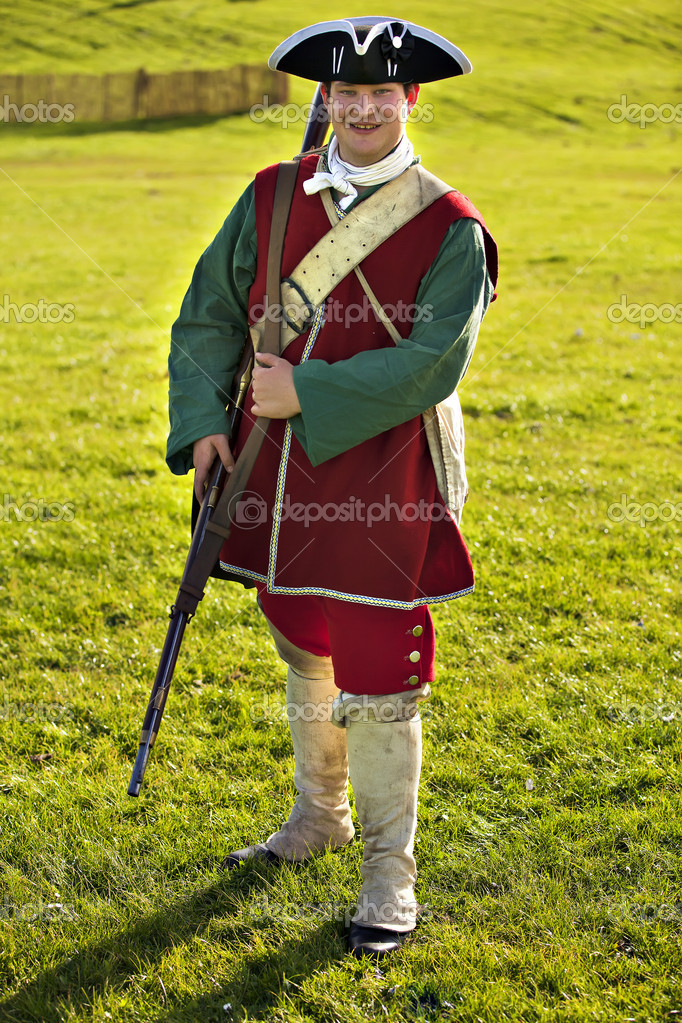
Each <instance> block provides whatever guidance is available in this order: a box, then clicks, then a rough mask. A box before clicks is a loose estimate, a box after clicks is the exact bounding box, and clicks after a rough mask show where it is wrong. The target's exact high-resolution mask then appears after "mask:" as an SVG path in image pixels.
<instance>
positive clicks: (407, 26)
mask: <svg viewBox="0 0 682 1023" xmlns="http://www.w3.org/2000/svg"><path fill="white" fill-rule="evenodd" d="M268 67H271V68H273V69H275V70H277V71H286V72H287V73H288V74H290V75H298V76H299V78H310V79H312V81H314V82H339V81H341V82H351V83H353V84H357V85H373V84H377V85H378V84H381V83H382V82H405V83H407V82H437V81H439V80H440V79H441V78H454V77H455V75H468V74H469V72H470V71H471V63H470V62H469V60H468V59H467V58H466V57H465V55H464V54H463V53H462V51H461V50H460V49H458V47H456V46H455V45H454V44H453V43H451V42H449V41H448V40H447V39H444V38H443V36H439V35H438V34H437V33H436V32H431V31H430V29H428V28H421V26H419V25H414V24H413V23H412V22H411V21H402V20H401V19H399V18H346V19H344V20H343V21H321V22H318V23H317V24H316V25H309V26H308V28H302V29H299V31H298V32H294V34H293V35H292V36H289V38H288V39H285V40H284V42H283V43H280V44H279V46H278V47H277V49H276V50H275V51H274V52H273V53H272V55H271V56H270V59H269V61H268Z"/></svg>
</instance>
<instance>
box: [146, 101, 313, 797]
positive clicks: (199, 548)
mask: <svg viewBox="0 0 682 1023" xmlns="http://www.w3.org/2000/svg"><path fill="white" fill-rule="evenodd" d="M327 123H328V122H327V111H326V108H325V105H324V103H323V100H322V91H321V89H320V86H319V85H318V87H317V89H316V91H315V95H314V97H313V100H312V103H311V105H310V114H309V117H308V119H307V123H306V128H305V132H304V135H303V144H302V146H301V155H305V153H307V152H309V151H310V150H311V149H318V148H319V147H320V146H321V145H322V143H323V142H324V137H325V135H326V132H327ZM289 201H290V200H289ZM287 213H288V207H287ZM282 241H283V237H282ZM280 260H281V251H280ZM270 290H272V289H271V285H270V284H268V291H270ZM266 304H267V303H266ZM278 329H279V328H278ZM253 362H254V352H253V346H252V345H251V343H250V340H249V339H248V338H247V343H246V345H245V347H244V352H243V354H242V359H241V364H240V367H239V370H238V371H237V374H236V375H235V381H234V383H233V397H232V398H231V400H230V405H231V410H230V442H231V444H234V439H235V438H236V436H237V431H238V429H239V422H240V419H241V415H242V409H243V404H244V399H245V397H246V393H247V390H248V386H249V383H250V380H251V371H252V369H253ZM267 426H268V420H267V419H265V418H264V417H259V418H258V419H257V420H256V422H255V423H254V425H253V427H252V430H251V433H250V434H249V437H248V439H247V442H246V444H245V446H244V450H243V451H242V452H241V454H240V456H239V458H238V459H237V461H236V462H235V466H234V469H233V470H232V474H231V476H232V478H231V479H230V484H231V487H232V491H233V496H232V498H231V500H230V503H232V502H235V503H236V502H238V500H239V496H240V494H242V493H243V492H244V489H245V486H246V483H247V481H248V474H249V472H250V471H251V465H252V462H253V459H254V458H255V456H256V455H257V453H258V450H259V448H260V445H261V444H262V441H263V437H264V435H265V431H266V430H267ZM247 449H248V451H249V454H250V460H251V465H249V466H248V468H246V469H245V468H244V467H245V466H246V464H247V462H248V461H249V458H245V457H244V456H245V455H246V453H247ZM227 475H228V474H227V470H226V469H225V467H224V465H223V464H222V462H221V461H220V459H219V458H217V459H216V461H215V462H214V464H213V466H212V467H211V471H210V474H209V483H208V486H207V488H206V493H205V495H204V499H203V501H202V503H201V507H200V509H199V511H198V514H197V513H196V509H195V514H194V515H193V522H194V528H193V532H192V541H191V543H190V548H189V551H188V553H187V560H186V562H185V568H184V571H183V573H182V579H181V581H180V587H179V589H178V594H177V597H176V600H175V603H174V604H173V606H172V608H171V610H170V625H169V626H168V631H167V633H166V640H165V643H164V645H163V650H162V651H161V657H160V659H159V666H158V668H157V671H156V676H155V678H154V684H153V686H152V691H151V696H150V698H149V703H148V705H147V710H146V713H145V716H144V721H143V723H142V733H141V735H140V744H139V748H138V751H137V757H136V758H135V764H134V767H133V773H132V776H131V779H130V784H129V785H128V795H129V796H139V794H140V788H141V786H142V781H143V779H144V774H145V770H146V768H147V761H148V760H149V753H150V751H151V749H152V746H153V745H154V743H155V742H156V737H157V735H158V734H159V728H160V726H161V719H162V717H163V712H164V709H165V706H166V700H167V698H168V692H169V689H170V685H171V681H172V679H173V672H174V671H175V665H176V663H177V660H178V654H179V653H180V646H181V644H182V639H183V636H184V633H185V629H186V627H187V625H188V623H189V622H190V621H191V619H192V618H193V617H194V613H195V611H196V608H197V605H198V603H199V601H200V600H201V599H202V598H203V595H204V592H203V591H204V586H205V585H206V582H207V580H208V578H209V576H210V575H216V576H218V577H223V578H225V577H226V576H225V574H224V573H222V572H221V570H220V568H219V566H218V564H217V560H216V558H217V550H219V547H217V545H220V546H222V542H224V540H225V539H227V537H228V536H229V531H230V525H231V520H230V519H229V517H228V516H227V515H226V510H225V508H224V507H223V505H221V504H220V499H221V497H222V496H224V495H223V490H224V489H225V484H226V479H227ZM223 504H224V502H223ZM219 505H220V507H219ZM218 508H219V511H220V514H219V515H218V516H216V509H218ZM214 518H217V519H219V520H220V521H214ZM227 577H228V578H229V576H227Z"/></svg>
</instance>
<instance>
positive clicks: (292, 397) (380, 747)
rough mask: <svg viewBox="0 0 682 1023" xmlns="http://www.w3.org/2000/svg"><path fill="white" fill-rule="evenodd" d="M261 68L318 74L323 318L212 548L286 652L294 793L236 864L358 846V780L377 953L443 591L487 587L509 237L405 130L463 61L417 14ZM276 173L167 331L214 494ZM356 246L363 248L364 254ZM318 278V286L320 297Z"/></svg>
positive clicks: (390, 942)
mask: <svg viewBox="0 0 682 1023" xmlns="http://www.w3.org/2000/svg"><path fill="white" fill-rule="evenodd" d="M270 66H271V67H273V68H278V69H280V70H283V71H286V72H289V73H292V74H297V75H300V76H302V77H305V78H310V79H312V80H314V81H319V82H322V83H324V86H323V96H324V100H325V103H326V106H327V110H328V113H329V118H330V121H331V124H332V128H333V131H334V134H333V136H332V139H331V142H330V144H329V146H328V147H325V149H324V150H323V151H321V152H317V153H314V154H312V155H310V156H307V157H305V158H303V159H302V160H301V161H300V164H299V168H298V174H297V179H296V185H295V189H294V196H293V201H292V206H291V212H290V216H289V221H288V226H287V232H286V237H285V243H284V252H283V257H282V277H283V280H284V281H285V282H289V283H288V284H287V287H289V288H291V287H292V286H293V285H292V284H291V282H292V281H293V284H294V285H295V287H296V289H297V291H298V292H302V291H303V288H304V287H305V288H307V289H308V292H309V293H305V294H304V295H303V306H304V308H306V310H307V311H308V314H307V317H306V318H305V319H304V321H303V322H294V323H293V327H294V330H293V335H292V339H291V340H290V343H289V344H288V345H287V347H286V350H284V351H282V353H281V355H280V356H275V355H267V354H262V355H259V356H258V357H257V366H256V368H255V369H254V372H253V379H252V384H251V388H250V392H249V395H248V396H247V401H246V408H247V410H249V411H250V413H251V414H252V415H253V416H254V417H255V416H266V417H268V418H270V419H271V420H273V423H272V425H271V429H270V432H269V433H268V437H267V440H266V443H265V444H264V445H263V448H262V449H261V452H260V454H259V456H258V459H257V462H256V465H255V467H254V470H253V472H252V475H251V477H250V479H249V491H250V494H249V497H248V499H247V500H246V501H243V502H242V504H241V505H240V506H239V508H238V509H237V514H236V516H235V521H234V523H233V528H232V533H231V536H230V539H229V540H228V541H227V542H226V543H225V546H224V547H223V550H222V553H221V564H222V566H223V568H224V569H226V570H227V571H229V572H234V573H238V574H239V575H241V576H245V577H247V578H249V579H251V580H253V582H254V583H255V584H256V586H257V588H258V601H259V604H260V606H261V608H262V610H263V611H264V613H265V615H266V617H267V620H268V624H269V626H270V630H271V632H272V634H273V638H274V641H275V644H276V646H277V650H278V652H279V654H280V656H281V657H282V658H283V660H284V661H285V662H286V664H287V712H288V717H289V722H290V727H291V733H292V738H293V745H294V754H295V761H296V769H295V775H294V779H295V784H296V788H297V791H298V795H297V798H296V802H295V804H294V807H293V809H292V810H291V813H290V814H289V817H288V819H287V820H286V821H285V822H284V823H283V824H282V826H281V828H280V829H279V830H278V831H277V832H275V833H274V834H273V835H271V836H270V837H269V838H268V839H267V840H266V841H265V842H262V843H255V844H253V845H250V846H247V847H246V848H245V849H241V850H239V851H237V852H235V853H233V854H231V856H230V857H228V860H227V865H228V866H230V867H236V866H238V865H239V864H240V863H242V862H244V861H249V860H253V859H254V858H263V859H267V860H269V861H272V862H279V861H281V860H290V861H291V860H296V861H298V860H305V859H307V858H309V857H310V856H312V855H314V854H315V853H316V852H319V851H321V850H323V849H324V848H326V847H328V846H331V847H332V848H338V847H340V846H342V845H344V844H346V843H347V842H349V841H351V839H352V838H353V836H354V828H353V824H352V821H351V812H350V806H349V803H348V795H347V789H348V777H349V772H350V780H351V783H352V786H353V793H354V797H355V807H356V811H357V814H358V817H359V819H360V822H361V824H362V838H363V841H364V859H363V865H362V878H363V882H362V888H361V891H360V893H359V897H358V904H357V911H356V912H355V915H354V917H353V922H352V924H351V929H350V935H349V943H350V948H351V950H352V951H353V953H354V954H355V955H370V956H373V957H381V956H383V955H385V954H387V953H388V952H390V951H393V950H394V949H396V948H398V947H399V946H400V944H401V942H402V940H403V938H404V936H405V935H406V934H407V933H409V932H410V931H411V930H413V929H414V927H415V924H416V921H417V916H418V910H419V906H418V903H417V902H416V899H415V895H414V882H415V879H416V865H415V860H414V856H413V845H414V836H415V828H416V814H417V791H418V785H419V775H420V768H421V721H420V717H419V712H418V705H419V702H420V701H422V700H424V699H426V698H427V697H428V695H429V691H430V685H431V683H432V682H433V679H434V659H435V636H434V629H433V623H432V619H431V615H430V613H429V604H431V603H436V602H441V601H446V600H451V599H454V598H455V597H458V596H461V595H462V594H464V593H468V592H470V591H471V589H472V588H473V572H472V568H471V562H470V560H469V555H468V552H467V549H466V547H465V545H464V542H463V540H462V537H461V534H460V532H459V520H460V516H461V507H462V504H463V503H464V500H465V499H466V476H465V473H464V463H463V445H464V441H463V426H462V416H461V409H460V406H459V402H458V399H457V396H456V387H457V384H458V382H459V380H460V379H461V377H462V376H463V374H464V372H465V371H466V368H467V366H468V364H469V360H470V358H471V354H472V352H473V347H474V344H475V341H476V336H477V333H478V328H479V325H480V322H481V319H482V317H483V315H484V313H485V310H486V309H487V306H488V303H489V302H490V300H491V298H492V297H493V288H494V284H495V280H496V276H497V263H496V249H495V245H494V242H493V241H492V239H491V237H490V235H489V234H488V232H487V229H486V227H485V224H484V222H483V219H482V218H481V216H480V214H479V213H478V212H477V210H476V209H475V208H474V207H473V206H472V205H471V203H470V202H469V201H468V200H467V199H465V197H464V196H462V195H461V194H460V193H458V192H456V191H455V190H454V189H452V188H450V187H449V186H447V185H444V184H443V183H442V182H439V181H438V180H437V179H434V178H433V176H432V175H428V174H427V172H424V171H423V168H421V167H420V166H419V161H418V158H416V157H415V155H414V151H413V149H412V145H411V143H410V141H409V139H408V137H407V135H406V133H405V123H406V120H407V117H408V115H409V113H410V111H411V110H412V109H413V108H414V106H415V104H416V102H417V98H418V95H419V84H417V83H421V82H425V81H434V80H437V79H441V78H446V77H450V76H455V75H460V74H465V73H468V72H469V71H470V70H471V65H470V64H469V62H468V60H467V58H466V57H465V56H464V54H463V53H462V52H461V51H460V50H459V49H458V48H457V47H455V46H454V45H453V44H452V43H450V42H448V41H447V40H446V39H444V38H443V37H441V36H439V35H436V33H433V32H431V31H429V30H428V29H424V28H421V27H420V26H417V25H414V24H412V23H410V22H405V21H396V20H391V21H386V20H385V19H381V18H354V19H349V20H347V21H333V22H325V23H321V24H318V25H313V26H310V27H309V28H306V29H302V30H301V31H300V32H297V33H295V34H294V35H293V36H291V37H290V38H289V39H287V40H285V42H283V43H282V44H281V45H280V46H279V47H278V48H277V49H276V50H275V52H274V53H273V55H272V57H271V58H270ZM276 176H277V166H275V167H270V168H267V169H266V170H264V171H262V172H261V173H260V174H258V175H257V177H256V179H255V182H253V183H252V184H251V185H250V186H249V188H248V189H247V191H246V192H245V193H244V195H243V196H242V198H241V199H240V200H239V202H238V203H237V205H236V206H235V208H234V209H233V211H232V213H231V214H230V216H229V217H228V218H227V220H226V222H225V224H224V226H223V228H222V230H221V232H220V233H219V235H218V236H217V237H216V239H215V240H214V242H213V243H212V245H211V246H209V248H208V249H207V251H206V252H205V253H204V255H203V256H202V258H201V260H200V261H199V264H198V265H197V268H196V271H195V274H194V278H193V281H192V285H191V287H190V289H189V291H188V293H187V295H186V297H185V301H184V303H183V307H182V311H181V314H180V317H179V319H178V321H177V323H176V324H175V326H174V328H173V342H174V344H173V346H172V349H171V358H170V380H171V383H170V414H171V435H170V438H169V448H168V461H169V465H170V466H171V468H172V469H173V471H176V472H186V471H187V470H188V469H189V468H190V467H191V465H194V467H195V469H196V473H195V490H196V493H197V496H199V497H201V495H202V491H203V487H204V484H205V481H206V478H207V475H208V471H209V467H210V465H211V464H212V462H213V460H214V458H215V456H216V455H218V456H220V458H221V459H222V461H223V463H224V465H225V466H226V467H227V468H228V469H229V468H230V467H231V466H232V465H233V464H234V458H235V457H238V455H239V452H240V450H241V448H242V446H243V444H244V442H245V440H246V437H247V436H248V432H249V429H250V422H252V420H249V417H248V416H247V417H245V421H244V423H243V425H242V429H241V430H240V435H239V438H238V440H237V441H236V443H235V444H234V450H232V448H231V444H230V437H229V428H228V426H227V416H226V413H225V395H226V394H227V393H229V390H230V387H229V383H230V380H231V378H232V376H233V375H234V372H235V370H236V367H237V365H238V362H239V353H240V350H241V345H242V339H243V337H244V334H245V331H246V329H247V328H248V327H249V326H251V327H253V325H254V324H255V323H256V322H257V321H258V320H259V318H260V317H261V316H262V314H263V301H264V296H265V290H266V289H265V263H266V258H265V257H266V254H267V251H268V242H269V235H270V225H271V222H272V213H273V203H274V193H275V181H276ZM422 193H424V195H426V194H428V195H429V198H428V200H426V199H424V198H423V195H422ZM413 207H416V209H415V208H413ZM355 214H357V216H356V215H355ZM363 217H364V220H363V219H362V218H363ZM346 218H348V219H347V220H346ZM344 221H345V226H346V227H348V228H349V229H350V228H351V226H352V227H353V231H354V232H355V233H353V232H351V234H349V236H348V237H349V238H352V239H356V240H354V241H353V242H352V243H351V242H349V243H348V245H349V246H350V247H349V248H348V256H347V257H346V259H345V261H346V262H348V263H349V264H351V265H354V264H355V262H356V261H357V259H361V264H360V267H359V269H360V270H361V273H360V274H358V273H357V272H349V271H348V270H344V269H343V265H344V258H340V257H339V249H338V248H337V250H336V256H335V257H332V252H331V245H333V244H334V241H333V240H331V241H330V239H329V238H327V236H328V235H329V236H330V237H331V236H332V235H333V238H335V239H336V243H337V246H338V245H339V244H344V242H343V239H342V236H341V234H340V231H342V230H343V226H344ZM351 222H353V223H352V224H351ZM357 223H359V224H360V228H359V230H358V229H357ZM330 224H331V225H332V227H331V230H330ZM363 224H366V231H365V230H364V228H363ZM334 225H338V230H337V229H336V228H335V227H334ZM382 229H383V235H381V237H382V240H381V241H380V242H379V243H378V244H377V243H376V237H375V235H376V232H377V231H379V232H381V231H382ZM335 230H336V234H334V231H335ZM363 232H364V233H363ZM384 235H385V237H384ZM371 238H373V239H374V241H372V242H371V244H370V239H371ZM321 239H325V244H326V248H325V247H321V249H320V252H321V255H320V257H317V256H316V257H315V258H320V259H321V263H320V265H319V266H318V265H315V266H314V267H312V268H311V266H310V264H311V259H312V257H311V258H310V259H309V260H308V262H307V263H306V262H305V260H306V257H307V256H310V254H311V252H313V253H317V252H318V248H316V246H318V243H320V242H321ZM363 239H364V240H363ZM358 245H359V246H360V247H362V248H364V247H365V246H367V248H368V250H369V252H368V254H367V255H366V256H363V255H362V253H360V254H359V255H358V257H357V259H356V257H355V254H354V252H355V250H354V248H353V247H355V248H357V246H358ZM373 245H374V246H375V247H372V246H373ZM345 251H346V250H345V249H344V252H345ZM312 262H314V260H312ZM322 264H324V266H323V265H322ZM340 266H341V270H340V269H339V267H340ZM306 268H308V269H306ZM334 268H335V269H334ZM297 275H298V277H297ZM306 275H307V276H306ZM325 275H326V278H329V276H330V275H331V276H332V277H338V283H336V280H328V279H327V280H325ZM300 282H304V283H303V285H302V284H301V283H300ZM316 285H317V288H316ZM316 290H317V291H319V292H320V293H321V294H323V295H326V296H327V297H326V298H325V299H324V300H323V301H321V302H320V303H319V304H316V303H315V301H314V298H315V293H316ZM285 314H286V309H285ZM197 367H199V369H200V372H197Z"/></svg>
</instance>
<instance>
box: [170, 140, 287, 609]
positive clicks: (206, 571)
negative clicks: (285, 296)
mask: <svg viewBox="0 0 682 1023" xmlns="http://www.w3.org/2000/svg"><path fill="white" fill-rule="evenodd" d="M297 173H298V163H296V162H294V161H293V160H287V161H285V162H284V163H281V164H280V167H279V171H278V173H277V183H276V185H275V198H274V206H273V212H272V225H271V228H270V244H269V246H268V262H267V272H266V288H267V296H266V307H267V305H268V304H269V302H270V299H271V298H272V300H273V302H279V282H280V277H281V266H282V250H283V248H284V235H285V234H286V229H287V221H288V220H289V211H290V209H291V201H292V199H293V196H294V188H295V186H296V175H297ZM260 350H261V351H263V352H269V353H271V354H273V355H279V353H280V323H279V319H278V318H276V317H269V318H268V319H267V320H266V322H265V325H264V330H263V333H262V347H261V349H260ZM269 425H270V420H269V419H267V418H266V417H265V416H259V417H258V418H257V419H256V421H255V423H254V424H253V427H252V429H251V432H250V433H249V436H248V437H247V438H246V443H245V444H244V447H243V448H242V450H241V452H240V454H239V458H238V459H237V461H236V462H235V466H234V469H233V470H232V472H231V473H230V474H229V476H228V478H227V482H226V483H225V486H224V487H223V492H222V494H221V495H220V498H219V499H218V502H217V504H216V507H215V509H214V511H213V515H212V516H211V517H210V518H209V519H208V521H207V522H206V532H205V535H204V538H203V541H202V542H201V544H199V548H198V550H197V553H196V556H195V557H194V558H193V559H192V561H191V563H189V562H188V564H187V566H186V568H185V573H184V575H183V578H182V582H181V583H180V590H179V593H178V597H177V600H176V602H175V605H176V607H177V609H178V610H179V611H185V612H187V613H188V614H194V611H195V610H196V606H197V604H198V602H199V601H200V600H201V599H202V597H203V595H204V587H205V585H206V581H207V580H208V578H209V576H210V574H211V571H212V569H213V567H214V565H215V563H216V561H217V560H218V557H219V555H220V548H221V547H222V545H223V543H224V541H225V540H226V539H227V538H228V537H229V535H230V529H231V526H232V514H231V513H233V512H234V510H235V509H236V507H237V504H238V503H239V500H240V499H241V497H242V496H243V494H244V491H245V490H246V485H247V483H248V481H249V476H250V475H251V470H252V469H253V467H254V465H255V462H256V459H257V457H258V453H259V451H260V449H261V446H262V444H263V441H264V439H265V434H266V433H267V430H268V426H269Z"/></svg>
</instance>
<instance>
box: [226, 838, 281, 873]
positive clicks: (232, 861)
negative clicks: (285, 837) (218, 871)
mask: <svg viewBox="0 0 682 1023" xmlns="http://www.w3.org/2000/svg"><path fill="white" fill-rule="evenodd" d="M251 860H254V861H255V862H258V863H262V862H265V863H281V857H279V856H276V855H275V853H274V852H272V850H270V849H268V847H267V845H263V844H262V843H261V844H259V845H249V846H247V847H246V849H237V851H236V852H233V853H230V855H229V856H228V857H227V859H226V860H223V862H222V864H221V867H222V869H223V870H234V868H235V867H238V866H240V864H242V863H249V862H250V861H251Z"/></svg>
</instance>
